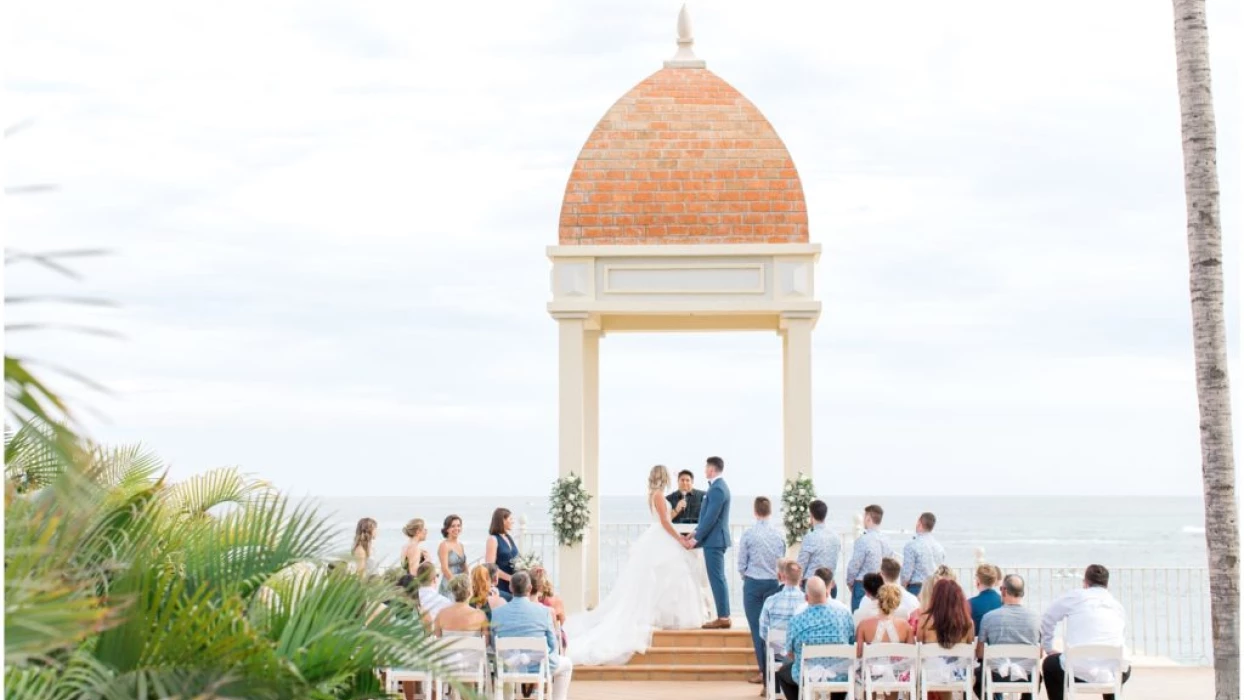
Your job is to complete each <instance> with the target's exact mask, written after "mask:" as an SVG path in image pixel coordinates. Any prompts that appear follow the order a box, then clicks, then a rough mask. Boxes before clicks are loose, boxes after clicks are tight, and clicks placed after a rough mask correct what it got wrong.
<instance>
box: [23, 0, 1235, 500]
mask: <svg viewBox="0 0 1244 700" xmlns="http://www.w3.org/2000/svg"><path fill="white" fill-rule="evenodd" d="M679 5H680V3H679V2H678V1H677V0H526V1H522V2H514V1H510V2H500V1H492V0H488V1H484V2H411V1H410V0H394V1H389V0H368V1H364V2H345V1H344V0H338V1H337V2H328V1H326V2H287V1H277V0H265V1H264V2H234V1H232V0H230V1H226V2H213V3H187V2H167V1H161V2H151V3H137V2H128V1H123V2H120V3H100V2H60V1H56V0H50V1H49V0H45V1H42V2H22V3H15V4H13V5H12V6H11V7H10V8H9V9H10V16H9V18H8V19H7V21H5V22H4V23H3V24H4V25H6V29H5V36H4V38H3V43H4V44H5V45H7V47H8V56H7V57H6V58H7V59H8V60H6V61H5V65H6V67H7V70H6V76H5V93H6V94H5V98H6V99H5V103H6V105H5V107H6V108H5V110H4V119H5V125H6V126H8V125H12V124H14V123H16V122H18V121H20V120H23V119H26V118H33V119H35V122H34V123H33V125H31V126H30V127H29V128H27V129H25V130H23V131H21V132H20V133H18V134H17V135H15V136H13V137H12V138H10V139H9V140H8V141H7V142H6V143H5V149H6V151H7V156H8V157H7V165H8V167H7V168H6V172H5V174H4V180H5V184H7V185H21V184H29V183H43V182H51V183H56V184H58V185H59V186H60V189H59V191H57V192H54V193H45V194H37V195H33V194H32V195H27V196H24V197H18V198H12V199H10V201H9V212H8V214H9V216H8V224H9V225H8V229H7V231H6V233H7V240H6V246H12V247H18V248H25V249H35V250H51V249H58V248H63V247H72V246H84V247H92V248H96V247H105V248H109V249H112V250H114V251H115V254H114V255H113V256H111V257H109V258H105V259H99V260H93V261H83V262H81V263H79V264H78V265H77V269H78V270H79V271H80V272H82V273H83V274H84V275H85V276H86V279H85V280H84V281H83V282H80V283H74V282H72V281H69V280H66V279H64V278H60V277H56V276H54V275H49V274H47V273H46V272H43V271H40V270H38V269H36V268H33V267H31V268H24V269H23V268H20V267H19V268H13V269H10V270H7V273H8V275H7V278H6V282H5V287H6V292H8V293H10V294H13V293H32V292H40V291H52V292H59V293H74V294H93V295H98V296H102V297H106V298H108V299H112V300H114V301H116V302H118V303H119V304H120V305H121V307H120V308H119V309H117V310H110V311H100V310H96V309H90V310H84V309H64V308H55V307H47V308H43V309H40V310H39V312H38V313H37V314H36V313H34V311H33V310H30V309H18V310H15V309H13V308H12V307H10V308H9V309H8V316H9V317H10V319H9V320H10V321H14V320H19V319H38V320H42V321H70V320H72V321H81V322H88V323H91V324H94V325H98V326H102V327H105V328H109V329H112V330H115V331H118V332H120V333H123V334H124V336H125V339H124V340H120V341H118V340H107V339H97V338H92V337H87V336H82V335H73V334H64V333H56V332H52V331H48V332H42V333H39V334H29V335H27V334H23V335H13V334H10V336H9V337H8V338H7V342H8V344H9V349H10V351H12V352H18V353H25V354H32V355H36V356H38V357H42V358H46V359H48V360H51V361H55V362H57V363H60V364H63V365H66V366H69V367H72V368H74V369H76V370H78V371H81V372H83V373H84V374H86V375H88V376H90V377H92V378H93V379H95V380H97V381H99V382H101V383H103V384H105V385H106V386H107V387H109V389H111V390H112V391H113V392H114V393H113V395H112V396H111V397H104V396H100V395H98V394H92V393H90V392H84V391H78V390H74V389H72V385H64V384H62V385H61V386H63V387H65V388H66V389H67V390H69V392H70V393H71V394H72V395H74V396H75V397H77V399H78V400H79V401H82V402H84V403H85V404H86V405H89V406H90V407H91V409H92V410H93V411H94V412H95V413H96V414H98V415H97V417H91V418H90V425H91V429H92V432H93V434H94V435H95V436H97V437H98V438H100V439H103V440H108V441H134V440H142V441H143V442H145V443H147V444H149V445H150V446H152V447H153V448H155V449H157V450H158V451H159V452H160V453H162V454H163V455H164V456H165V457H166V458H168V459H169V460H170V461H171V462H172V464H173V468H174V475H175V476H180V475H185V474H188V473H191V472H194V471H198V470H203V469H206V468H209V467H213V466H219V465H226V464H238V465H241V466H242V467H244V468H245V469H247V470H249V471H252V472H255V473H258V474H261V475H263V476H265V477H268V478H270V479H272V480H274V481H276V482H277V483H278V484H279V485H282V486H285V487H288V488H290V489H291V490H293V491H296V492H303V493H307V492H309V493H316V494H331V495H367V494H371V493H377V492H383V493H385V494H386V495H411V496H415V495H418V496H428V495H437V494H444V495H451V494H460V493H466V494H471V495H490V494H503V493H507V494H515V493H518V494H542V493H545V492H546V490H547V486H548V482H549V481H550V480H551V479H552V478H554V476H555V475H556V447H557V435H556V427H557V416H556V378H557V367H556V325H555V323H554V322H553V321H552V320H551V319H550V318H549V317H548V315H547V313H546V311H545V303H546V302H547V300H548V298H549V290H548V281H549V274H548V270H549V263H548V260H547V259H546V257H545V255H544V247H545V246H546V245H549V244H552V243H555V242H556V239H557V222H558V212H559V208H560V203H561V196H562V193H563V191H564V188H565V182H566V179H567V177H568V176H569V173H570V169H571V165H572V164H573V162H574V159H575V157H576V156H577V154H578V151H579V148H580V147H581V146H582V144H583V141H584V140H585V139H586V138H587V136H588V134H589V133H590V131H591V130H592V127H593V126H594V124H595V123H596V121H597V120H598V119H599V118H600V117H601V115H603V114H604V113H605V111H606V110H607V109H608V108H609V106H610V105H611V104H612V103H613V102H614V100H616V99H617V98H618V97H620V96H621V95H622V94H624V93H625V92H626V91H627V90H628V89H630V88H631V87H632V86H633V85H634V84H636V83H638V82H639V81H641V80H642V79H644V78H645V77H646V76H648V75H649V74H651V73H652V72H653V71H655V70H657V69H659V68H660V67H661V62H662V60H664V59H666V58H668V57H670V56H671V55H672V54H673V52H674V50H675V45H674V37H675V19H676V15H677V12H678V8H679ZM690 9H691V12H692V19H693V22H694V26H695V35H696V52H697V53H698V55H699V56H700V57H701V58H704V59H706V60H707V61H708V66H709V68H710V69H712V70H713V71H715V72H716V73H717V74H718V75H720V76H721V77H723V78H724V79H725V80H727V81H728V82H730V83H731V84H733V85H734V86H735V87H737V88H739V89H740V90H741V91H742V92H743V93H744V94H745V95H747V96H748V97H749V98H750V99H751V100H752V101H753V102H755V103H756V105H757V106H758V107H759V108H760V109H761V111H762V112H763V113H764V114H765V115H766V116H767V117H768V118H769V120H770V121H771V122H772V123H773V125H774V126H775V127H776V129H777V131H778V133H779V134H780V135H781V136H782V138H783V139H784V140H785V142H786V145H787V147H788V148H789V149H790V152H791V153H792V155H793V157H794V159H795V163H796V165H797V166H798V169H799V173H800V175H801V177H802V178H803V184H804V189H805V192H806V194H807V198H808V208H809V217H810V230H811V237H812V240H813V241H814V242H817V243H820V244H821V245H822V246H823V248H824V252H823V255H822V257H821V262H820V267H819V271H818V277H817V284H818V288H817V292H818V295H819V297H820V299H821V300H822V302H823V305H824V310H823V314H822V317H821V320H820V323H819V325H818V326H817V328H816V331H815V333H814V343H815V347H814V351H813V352H814V354H813V363H814V369H813V374H814V382H815V385H814V399H815V416H814V426H815V453H816V465H815V468H816V478H817V484H818V489H819V490H820V491H821V492H822V493H827V494H862V495H871V494H877V495H879V496H880V495H886V494H921V493H928V494H975V493H981V494H990V493H1008V494H1025V493H1086V494H1092V493H1113V494H1197V493H1199V488H1200V486H1199V483H1200V482H1199V448H1198V442H1197V439H1198V434H1197V416H1196V404H1195V393H1194V375H1193V367H1192V351H1191V345H1190V343H1191V338H1190V319H1189V309H1188V292H1187V254H1186V248H1185V234H1184V200H1183V190H1182V184H1183V180H1182V161H1181V155H1180V136H1179V105H1178V99H1177V92H1176V85H1175V59H1174V46H1173V44H1174V42H1173V38H1172V28H1171V25H1172V14H1171V5H1170V2H1169V1H1167V0H1093V1H1092V2H1084V0H1045V1H1044V2H1023V3H1019V2H997V1H996V0H962V1H954V2H950V1H948V2H940V3H931V2H928V1H927V0H895V1H893V2H888V3H859V2H841V1H837V0H835V1H833V2H824V1H816V2H814V1H811V0H809V1H807V2H794V1H793V0H766V1H765V2H756V1H755V0H713V1H712V2H709V1H707V0H701V1H700V2H693V3H691V6H690ZM1209 10H1210V23H1211V42H1212V49H1213V58H1214V64H1213V70H1214V88H1215V101H1216V108H1217V112H1218V126H1219V149H1220V157H1219V166H1220V173H1221V178H1222V184H1223V188H1222V189H1223V195H1224V196H1223V202H1222V214H1223V222H1224V228H1225V229H1226V230H1227V231H1228V232H1229V234H1230V235H1231V236H1232V237H1233V239H1238V236H1237V235H1236V234H1238V231H1239V226H1240V221H1241V211H1240V198H1239V196H1238V194H1239V192H1240V184H1241V179H1240V160H1239V157H1238V156H1239V154H1240V151H1241V141H1240V124H1241V123H1244V120H1242V116H1244V115H1242V113H1241V108H1240V90H1239V87H1240V84H1241V75H1240V53H1239V52H1240V49H1239V48H1238V47H1239V44H1238V42H1235V41H1234V40H1235V39H1238V37H1239V35H1240V31H1241V17H1240V12H1239V10H1238V8H1237V7H1236V6H1235V3H1231V2H1227V1H1226V0H1210V3H1209ZM1236 244H1237V241H1236V240H1231V253H1232V255H1231V256H1230V257H1229V260H1230V262H1231V263H1234V261H1235V260H1236V255H1235V253H1236V252H1238V247H1237V245H1236ZM1237 270H1238V267H1237V266H1236V265H1234V264H1232V265H1231V266H1230V267H1229V269H1228V273H1229V275H1230V278H1229V280H1228V283H1229V285H1230V289H1231V290H1233V291H1234V290H1237V289H1238V288H1239V287H1238V278H1237V275H1236V273H1237ZM1235 302H1236V298H1235V296H1234V295H1233V296H1232V299H1231V304H1232V308H1231V309H1230V311H1231V314H1232V319H1233V323H1234V313H1235ZM19 312H20V313H19ZM1232 331H1233V332H1232V335H1231V337H1232V339H1233V340H1234V339H1235V338H1237V337H1238V335H1237V332H1238V327H1235V328H1233V329H1232ZM780 347H781V345H780V340H779V338H778V337H777V336H776V335H767V334H754V335H746V334H741V335H734V334H725V335H698V336H697V335H685V336H679V335H665V336H660V335H619V336H610V337H607V338H606V339H605V340H604V341H603V343H602V377H601V381H602V390H601V391H602V397H603V403H602V412H601V418H602V431H603V433H602V440H601V453H602V454H601V464H602V470H603V471H604V474H603V477H602V480H603V489H604V491H605V492H606V493H608V494H631V493H635V494H638V493H641V492H642V489H643V486H642V484H643V483H644V476H645V472H646V470H647V468H648V467H649V466H651V465H652V464H653V463H656V462H663V463H665V464H668V465H671V466H674V467H694V468H695V469H696V471H697V472H698V471H699V469H700V467H701V466H702V464H703V460H704V457H706V456H707V455H710V454H720V455H722V456H724V457H725V458H726V460H727V465H728V466H727V475H728V476H729V478H730V480H731V483H732V485H733V488H734V490H735V492H736V493H748V494H750V493H763V492H770V493H772V492H776V491H777V489H778V488H779V486H780V474H781V444H780V436H781V425H780V421H781V404H780V386H779V382H780V377H781V357H780ZM1235 382H1236V386H1237V387H1239V386H1241V383H1242V382H1244V376H1242V375H1241V374H1240V373H1239V371H1237V372H1236V376H1235ZM1240 412H1244V406H1237V413H1240Z"/></svg>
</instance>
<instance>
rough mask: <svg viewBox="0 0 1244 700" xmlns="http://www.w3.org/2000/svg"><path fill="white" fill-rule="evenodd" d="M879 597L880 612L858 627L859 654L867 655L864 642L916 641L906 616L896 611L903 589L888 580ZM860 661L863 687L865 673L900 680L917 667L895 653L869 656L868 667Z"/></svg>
mask: <svg viewBox="0 0 1244 700" xmlns="http://www.w3.org/2000/svg"><path fill="white" fill-rule="evenodd" d="M876 598H877V608H878V610H879V612H878V613H877V614H876V615H874V616H872V617H870V618H868V619H867V620H862V621H861V622H860V624H859V626H858V627H856V628H855V655H856V656H857V657H863V656H864V646H865V645H867V644H883V643H891V644H911V643H912V642H913V641H914V640H913V636H914V635H913V634H912V631H911V625H908V624H907V620H903V619H900V618H897V617H895V615H894V611H895V610H898V606H900V605H902V604H903V592H902V591H901V590H900V589H899V587H898V586H896V585H894V584H892V583H887V584H885V585H883V586H882V587H881V588H880V589H878V590H877V595H876ZM860 664H861V665H860V672H859V675H858V678H857V680H858V681H859V687H860V688H863V687H864V674H866V673H867V674H870V675H872V677H873V678H874V679H877V680H881V679H886V680H900V681H901V680H906V679H907V678H908V677H910V676H909V674H911V673H912V672H913V671H914V670H915V669H913V668H912V665H911V662H910V661H909V660H906V659H901V658H893V657H892V658H889V659H884V658H882V659H869V661H868V666H867V668H865V667H864V666H863V661H861V662H860ZM887 697H890V696H887Z"/></svg>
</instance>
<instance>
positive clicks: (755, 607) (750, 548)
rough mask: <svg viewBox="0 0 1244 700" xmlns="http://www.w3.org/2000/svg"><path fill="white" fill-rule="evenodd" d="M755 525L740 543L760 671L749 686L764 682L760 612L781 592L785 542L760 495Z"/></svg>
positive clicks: (745, 595)
mask: <svg viewBox="0 0 1244 700" xmlns="http://www.w3.org/2000/svg"><path fill="white" fill-rule="evenodd" d="M752 512H753V513H754V514H755V515H756V524H755V525H752V526H751V527H749V528H747V532H744V533H743V537H742V538H741V539H740V540H739V552H738V555H737V557H738V563H739V574H741V575H742V576H743V612H744V614H746V615H747V628H748V629H749V630H751V633H752V645H753V646H754V647H755V649H756V665H757V667H759V669H760V670H759V672H758V673H756V675H755V676H753V677H752V678H750V679H748V681H749V682H750V683H763V682H764V676H763V675H761V674H763V673H764V670H765V656H766V653H767V652H766V651H765V640H764V638H763V637H761V636H760V611H761V610H762V609H763V608H764V606H765V600H767V599H768V598H769V596H771V595H773V594H774V593H777V592H778V591H779V590H781V585H779V584H778V570H777V563H778V559H781V558H782V556H783V555H784V554H786V539H785V538H784V537H782V533H781V532H778V529H777V528H775V527H773V526H772V525H770V524H769V515H770V514H771V513H772V512H773V505H772V504H771V503H770V502H769V499H767V498H765V497H764V496H761V497H759V498H757V499H756V502H755V504H754V505H753V507H752Z"/></svg>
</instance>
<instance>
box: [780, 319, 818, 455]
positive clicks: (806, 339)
mask: <svg viewBox="0 0 1244 700" xmlns="http://www.w3.org/2000/svg"><path fill="white" fill-rule="evenodd" d="M812 322H813V319H812V318H803V317H793V316H785V315H784V316H783V317H782V322H781V326H782V329H783V333H782V385H783V386H782V423H783V426H782V438H783V439H782V442H783V460H782V461H783V470H782V471H783V477H784V478H786V479H793V478H795V476H796V475H797V474H799V472H803V473H804V474H807V475H808V476H809V477H811V476H812V467H813V465H812Z"/></svg>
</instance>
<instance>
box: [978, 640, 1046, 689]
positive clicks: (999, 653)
mask: <svg viewBox="0 0 1244 700" xmlns="http://www.w3.org/2000/svg"><path fill="white" fill-rule="evenodd" d="M982 659H983V661H984V665H983V666H982V668H981V697H982V698H991V697H993V693H1031V694H1032V697H1033V698H1036V697H1037V695H1038V694H1039V690H1040V687H1041V647H1040V646H1038V645H1036V644H1033V645H1028V644H986V645H985V654H984V656H983V657H982ZM1020 661H1022V662H1024V664H1023V665H1022V666H1021V665H1020V664H1019V663H1017V662H1020ZM1028 661H1031V662H1032V668H1031V670H1029V669H1028V668H1027V666H1028V663H1027V662H1028ZM999 666H1000V667H1001V669H1000V670H1001V671H1002V674H1000V675H1004V677H1006V676H1009V678H1010V679H1009V680H1004V681H995V680H994V679H993V671H994V668H995V667H999ZM1017 672H1027V675H1028V678H1027V679H1019V678H1017V677H1016V676H1017V675H1018V673H1017Z"/></svg>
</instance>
